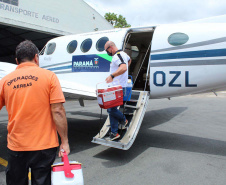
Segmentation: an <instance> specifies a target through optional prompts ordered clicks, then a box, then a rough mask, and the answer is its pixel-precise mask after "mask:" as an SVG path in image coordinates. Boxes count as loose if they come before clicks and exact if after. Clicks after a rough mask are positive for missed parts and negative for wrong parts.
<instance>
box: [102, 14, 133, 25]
mask: <svg viewBox="0 0 226 185" xmlns="http://www.w3.org/2000/svg"><path fill="white" fill-rule="evenodd" d="M104 18H105V19H106V20H107V21H108V22H110V23H111V24H112V25H113V26H114V27H115V28H128V27H131V25H130V24H127V21H126V18H125V17H123V16H122V15H119V16H117V14H115V13H110V12H109V13H106V14H105V15H104Z"/></svg>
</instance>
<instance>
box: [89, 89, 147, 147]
mask: <svg viewBox="0 0 226 185" xmlns="http://www.w3.org/2000/svg"><path fill="white" fill-rule="evenodd" d="M148 100H149V92H148V91H132V95H131V99H130V101H128V102H127V103H126V104H125V105H124V111H122V112H124V114H125V116H126V118H127V120H128V121H129V123H128V125H127V126H126V128H125V129H122V128H120V125H119V130H118V133H119V134H120V138H118V139H116V140H114V141H108V140H106V138H107V137H108V136H109V133H110V130H111V129H110V119H109V116H108V118H107V120H106V122H105V124H104V125H103V127H102V129H101V130H100V132H99V133H98V134H97V135H96V136H95V137H94V138H93V140H92V142H93V143H96V144H101V145H105V146H109V147H113V148H118V149H122V150H128V149H129V148H130V147H131V146H132V144H133V142H134V141H135V139H136V136H137V133H138V131H139V129H140V126H141V123H142V121H143V117H144V114H145V111H146V108H147V105H148Z"/></svg>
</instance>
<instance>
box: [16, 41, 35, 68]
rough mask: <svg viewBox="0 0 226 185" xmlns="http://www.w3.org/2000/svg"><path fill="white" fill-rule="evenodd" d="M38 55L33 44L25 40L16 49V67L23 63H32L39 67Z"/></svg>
mask: <svg viewBox="0 0 226 185" xmlns="http://www.w3.org/2000/svg"><path fill="white" fill-rule="evenodd" d="M38 53H39V50H38V48H37V47H36V46H35V44H34V43H33V42H31V41H29V40H25V41H23V42H21V43H20V44H19V45H18V46H17V47H16V62H17V64H18V65H19V64H20V63H23V62H32V63H36V64H37V65H39V56H38Z"/></svg>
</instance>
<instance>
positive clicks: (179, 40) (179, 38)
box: [168, 33, 189, 46]
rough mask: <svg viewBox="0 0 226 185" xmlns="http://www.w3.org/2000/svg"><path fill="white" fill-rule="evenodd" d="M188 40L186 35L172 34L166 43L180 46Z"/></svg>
mask: <svg viewBox="0 0 226 185" xmlns="http://www.w3.org/2000/svg"><path fill="white" fill-rule="evenodd" d="M188 40H189V37H188V35H186V34H185V33H173V34H171V35H170V36H169V38H168V42H169V44H171V45H173V46H180V45H183V44H185V43H186V42H187V41H188Z"/></svg>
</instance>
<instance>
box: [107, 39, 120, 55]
mask: <svg viewBox="0 0 226 185" xmlns="http://www.w3.org/2000/svg"><path fill="white" fill-rule="evenodd" d="M104 49H105V51H106V52H107V54H108V55H109V56H112V55H114V54H115V52H116V51H118V48H117V47H116V45H115V43H114V42H112V41H107V42H106V44H105V45H104Z"/></svg>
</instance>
